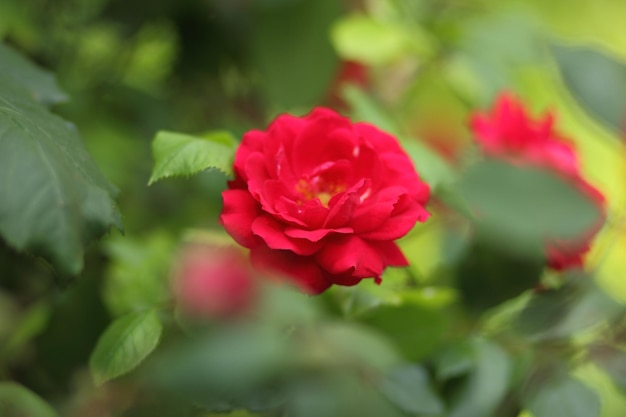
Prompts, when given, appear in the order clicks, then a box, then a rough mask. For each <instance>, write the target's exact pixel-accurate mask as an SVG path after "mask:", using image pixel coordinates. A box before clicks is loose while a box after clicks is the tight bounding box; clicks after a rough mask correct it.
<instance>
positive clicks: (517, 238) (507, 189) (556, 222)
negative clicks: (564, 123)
mask: <svg viewBox="0 0 626 417" xmlns="http://www.w3.org/2000/svg"><path fill="white" fill-rule="evenodd" d="M458 191H459V193H460V195H461V196H462V197H463V198H464V199H465V201H466V202H467V205H468V207H469V208H470V209H471V210H472V212H473V213H474V216H475V219H476V221H477V222H478V224H479V225H480V226H481V227H482V228H483V230H484V231H485V233H487V235H488V237H492V238H494V239H497V241H498V242H499V243H501V247H504V248H507V247H508V248H510V249H513V250H515V251H523V252H525V253H531V254H536V253H542V251H543V247H544V245H545V243H546V241H549V240H554V239H559V240H564V241H567V240H568V239H573V238H577V237H580V236H583V235H584V233H585V232H587V231H588V230H591V229H592V228H593V227H594V225H595V224H596V222H597V221H598V218H599V216H600V209H599V208H598V207H597V205H596V204H595V203H594V202H593V201H592V200H591V199H590V198H589V197H587V196H586V195H584V194H583V193H582V192H581V191H580V190H578V189H576V188H575V187H574V186H573V185H572V184H569V183H567V182H565V180H563V179H561V178H559V177H557V176H556V175H555V174H553V173H551V172H549V171H547V170H543V169H538V168H534V167H515V166H512V165H508V164H506V163H503V162H499V161H496V160H487V161H484V162H481V163H478V164H476V165H474V166H472V167H471V168H470V169H468V170H467V171H466V172H465V174H464V175H463V176H462V177H461V179H460V181H459V183H458ZM563 213H567V216H564V215H563Z"/></svg>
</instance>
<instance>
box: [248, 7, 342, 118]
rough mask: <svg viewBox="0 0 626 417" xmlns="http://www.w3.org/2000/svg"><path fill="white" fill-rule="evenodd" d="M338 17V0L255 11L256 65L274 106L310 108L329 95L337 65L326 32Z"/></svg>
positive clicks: (261, 81) (260, 83) (253, 44)
mask: <svg viewBox="0 0 626 417" xmlns="http://www.w3.org/2000/svg"><path fill="white" fill-rule="evenodd" d="M340 13H341V5H340V4H339V3H338V2H337V1H335V0H300V1H291V2H282V3H281V4H276V6H275V7H272V8H261V7H259V8H258V9H257V12H256V13H255V14H254V16H253V18H254V24H255V25H254V28H255V31H254V33H253V36H252V57H253V59H254V61H253V66H254V68H255V69H257V70H258V76H259V78H260V79H259V85H260V86H261V88H262V89H263V90H264V92H265V94H266V96H267V98H268V100H269V102H270V103H271V104H272V105H275V106H278V108H293V107H298V106H300V107H306V108H308V107H310V106H313V105H315V104H318V103H320V102H321V101H322V100H323V99H324V97H325V96H326V95H327V94H328V90H329V88H330V85H331V81H332V79H333V76H334V74H335V71H336V69H337V61H338V59H337V57H336V56H335V53H334V51H333V48H332V46H331V44H330V39H329V36H328V32H329V30H330V26H331V24H332V23H333V21H334V20H335V19H336V18H337V17H338V16H339V15H340Z"/></svg>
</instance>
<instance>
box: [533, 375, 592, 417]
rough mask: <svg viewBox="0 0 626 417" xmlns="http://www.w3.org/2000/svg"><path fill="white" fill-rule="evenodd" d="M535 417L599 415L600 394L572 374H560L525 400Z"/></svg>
mask: <svg viewBox="0 0 626 417" xmlns="http://www.w3.org/2000/svg"><path fill="white" fill-rule="evenodd" d="M524 405H525V407H526V408H527V409H528V410H529V411H530V412H531V413H532V414H533V416H534V417H597V416H599V415H600V406H601V404H600V399H599V398H598V394H596V393H595V392H594V391H593V390H591V389H590V388H589V387H587V386H586V385H585V384H583V383H582V382H580V381H579V380H577V379H574V378H572V377H570V376H560V377H558V378H556V379H552V380H549V381H548V382H546V383H545V384H543V385H542V386H541V387H537V388H536V392H535V394H534V395H532V396H530V398H527V399H526V400H525V401H524Z"/></svg>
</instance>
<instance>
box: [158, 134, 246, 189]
mask: <svg viewBox="0 0 626 417" xmlns="http://www.w3.org/2000/svg"><path fill="white" fill-rule="evenodd" d="M235 143H236V142H235V140H234V138H233V137H232V135H231V134H230V133H228V132H222V131H217V132H213V133H210V134H206V135H204V136H203V137H197V136H190V135H184V134H182V133H174V132H159V133H157V135H156V137H155V138H154V141H153V142H152V154H153V156H154V169H153V170H152V176H151V177H150V182H149V183H148V184H152V183H154V182H156V181H158V180H160V179H163V178H167V177H172V176H186V175H192V174H196V173H198V172H200V171H204V170H205V169H211V168H212V169H218V170H220V171H221V172H223V173H224V174H226V175H228V176H232V174H233V168H232V165H233V157H234V154H235V149H236V145H235Z"/></svg>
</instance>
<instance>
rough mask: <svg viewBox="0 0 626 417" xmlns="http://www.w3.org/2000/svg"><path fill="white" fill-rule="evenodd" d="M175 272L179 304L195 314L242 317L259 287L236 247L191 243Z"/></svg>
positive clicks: (221, 317)
mask: <svg viewBox="0 0 626 417" xmlns="http://www.w3.org/2000/svg"><path fill="white" fill-rule="evenodd" d="M173 275H174V276H173V278H174V282H173V285H174V292H175V295H176V298H177V300H178V303H179V305H180V307H181V308H182V309H183V311H184V312H185V313H187V314H189V315H191V316H197V317H207V318H217V319H228V318H235V317H240V316H242V315H245V314H246V313H248V312H249V311H250V310H251V308H252V307H253V305H254V303H255V301H256V296H257V290H258V288H257V283H256V281H255V278H254V276H253V273H252V270H251V269H250V267H249V265H248V261H247V260H246V259H245V258H244V257H243V256H242V254H241V253H240V252H239V251H237V250H236V249H234V248H215V247H212V246H208V245H200V244H193V245H188V246H186V247H184V248H183V250H182V252H181V254H180V256H179V259H178V262H177V265H176V267H175V269H174V274H173Z"/></svg>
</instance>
